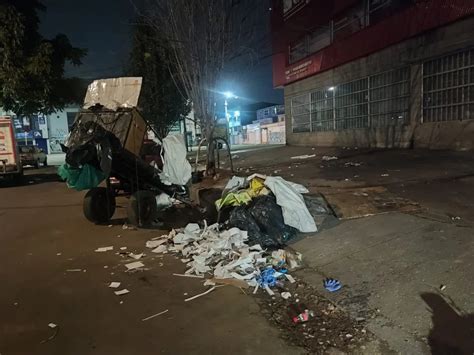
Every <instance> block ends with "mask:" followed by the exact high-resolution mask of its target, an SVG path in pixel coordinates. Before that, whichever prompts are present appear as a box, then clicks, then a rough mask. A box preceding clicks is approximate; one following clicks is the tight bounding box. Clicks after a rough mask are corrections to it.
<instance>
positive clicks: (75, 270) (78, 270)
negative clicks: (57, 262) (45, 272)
mask: <svg viewBox="0 0 474 355" xmlns="http://www.w3.org/2000/svg"><path fill="white" fill-rule="evenodd" d="M66 271H67V272H82V269H67V270H66Z"/></svg>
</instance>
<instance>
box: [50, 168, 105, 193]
mask: <svg viewBox="0 0 474 355" xmlns="http://www.w3.org/2000/svg"><path fill="white" fill-rule="evenodd" d="M58 175H59V176H60V177H61V178H62V179H63V180H66V182H67V186H68V187H70V188H72V189H75V190H77V191H82V190H89V189H92V188H94V187H97V186H99V184H100V183H101V182H102V181H103V180H104V179H105V174H104V173H103V172H102V171H100V170H99V169H96V168H95V167H93V166H92V165H89V164H84V165H83V166H81V167H79V168H73V167H71V166H70V165H69V164H63V165H61V166H60V167H59V168H58Z"/></svg>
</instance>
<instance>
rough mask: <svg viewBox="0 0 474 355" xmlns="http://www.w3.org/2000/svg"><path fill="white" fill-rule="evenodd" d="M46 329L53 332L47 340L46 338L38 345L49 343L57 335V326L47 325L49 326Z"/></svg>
mask: <svg viewBox="0 0 474 355" xmlns="http://www.w3.org/2000/svg"><path fill="white" fill-rule="evenodd" d="M48 327H49V328H51V329H53V330H54V333H53V334H52V335H51V336H50V337H49V338H47V339H45V340H42V341H41V343H40V344H44V343H46V342H48V341H50V340H53V339H54V338H55V337H56V335H58V332H59V326H58V325H57V324H54V323H49V324H48Z"/></svg>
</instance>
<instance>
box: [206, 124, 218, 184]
mask: <svg viewBox="0 0 474 355" xmlns="http://www.w3.org/2000/svg"><path fill="white" fill-rule="evenodd" d="M206 142H207V151H206V153H207V161H206V175H207V176H214V175H216V157H215V150H216V145H215V142H214V130H213V129H211V130H210V132H207V134H206Z"/></svg>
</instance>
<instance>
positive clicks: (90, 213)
mask: <svg viewBox="0 0 474 355" xmlns="http://www.w3.org/2000/svg"><path fill="white" fill-rule="evenodd" d="M83 210H84V216H85V217H86V218H87V219H88V220H89V221H91V222H93V223H106V222H108V221H109V220H110V218H111V217H112V216H113V215H114V212H115V196H113V195H112V194H111V193H110V192H109V193H107V189H106V188H105V187H94V188H93V189H90V190H89V192H87V194H86V196H85V197H84V202H83Z"/></svg>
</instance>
